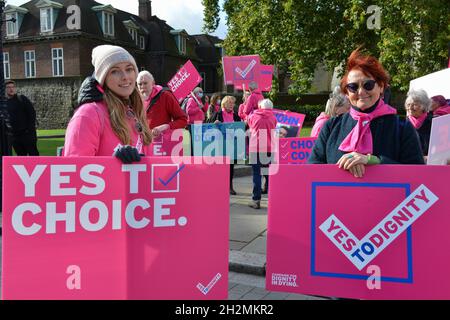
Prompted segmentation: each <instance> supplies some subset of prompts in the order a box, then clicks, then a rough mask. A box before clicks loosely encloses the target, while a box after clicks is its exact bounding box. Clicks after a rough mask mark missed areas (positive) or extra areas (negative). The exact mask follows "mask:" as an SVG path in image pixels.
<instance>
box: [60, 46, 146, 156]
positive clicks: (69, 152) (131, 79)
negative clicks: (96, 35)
mask: <svg viewBox="0 0 450 320" xmlns="http://www.w3.org/2000/svg"><path fill="white" fill-rule="evenodd" d="M92 64H93V65H94V68H95V72H94V74H95V81H93V82H92V81H89V82H86V81H85V82H84V83H85V84H86V85H88V86H93V88H90V89H91V90H98V91H100V92H102V93H103V96H102V98H101V99H98V100H97V101H92V100H91V102H88V103H85V102H86V101H83V100H81V101H80V107H79V108H78V109H77V110H76V112H75V114H74V116H73V117H72V119H71V120H70V122H69V125H68V127H67V131H66V139H65V144H64V156H112V155H114V156H116V157H118V158H119V159H120V160H121V161H122V162H124V163H131V162H134V161H140V159H141V155H145V154H147V153H148V151H149V150H148V146H149V145H150V143H151V141H152V135H151V132H150V129H149V127H148V124H147V121H146V117H145V110H144V107H143V104H142V100H141V96H140V95H139V92H138V90H137V88H136V77H137V74H138V68H137V66H136V62H135V60H134V58H133V56H131V54H129V53H128V52H127V51H126V50H125V49H123V48H121V47H117V46H111V45H102V46H98V47H96V48H94V50H93V51H92ZM80 91H83V90H80ZM88 101H89V100H88Z"/></svg>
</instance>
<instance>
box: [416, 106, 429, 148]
mask: <svg viewBox="0 0 450 320" xmlns="http://www.w3.org/2000/svg"><path fill="white" fill-rule="evenodd" d="M432 122H433V112H429V113H428V115H427V117H426V119H425V121H424V122H423V123H422V126H421V127H420V128H419V129H416V130H417V133H418V134H419V139H420V146H421V148H422V152H423V155H424V156H427V155H428V147H429V145H430V136H431V124H432Z"/></svg>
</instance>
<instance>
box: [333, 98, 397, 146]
mask: <svg viewBox="0 0 450 320" xmlns="http://www.w3.org/2000/svg"><path fill="white" fill-rule="evenodd" d="M389 114H397V110H395V109H394V108H392V107H390V106H389V105H387V104H385V103H384V101H383V99H380V102H379V103H378V105H377V106H376V108H375V110H373V111H372V112H371V113H363V112H360V111H357V110H355V109H354V108H350V116H351V117H352V118H353V119H354V120H357V121H358V123H357V124H356V125H355V127H354V128H353V130H352V131H351V132H350V133H349V134H348V136H347V137H346V138H345V139H344V141H342V143H341V145H340V146H339V150H341V151H344V152H353V151H356V152H358V153H362V154H368V153H372V152H373V141H372V132H371V131H370V122H371V121H372V120H373V119H376V118H378V117H381V116H385V115H389Z"/></svg>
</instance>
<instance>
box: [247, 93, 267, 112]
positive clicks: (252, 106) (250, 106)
mask: <svg viewBox="0 0 450 320" xmlns="http://www.w3.org/2000/svg"><path fill="white" fill-rule="evenodd" d="M261 100H264V96H263V95H262V93H261V91H259V90H255V91H253V92H252V94H251V95H250V97H248V99H247V101H245V104H244V105H245V107H244V114H245V116H246V117H248V116H249V115H251V114H252V113H253V112H254V111H255V110H258V103H259V102H260V101H261Z"/></svg>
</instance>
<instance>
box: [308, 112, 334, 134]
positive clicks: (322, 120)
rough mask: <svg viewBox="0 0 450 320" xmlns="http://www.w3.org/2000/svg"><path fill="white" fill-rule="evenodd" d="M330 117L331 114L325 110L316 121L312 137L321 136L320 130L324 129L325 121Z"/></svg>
mask: <svg viewBox="0 0 450 320" xmlns="http://www.w3.org/2000/svg"><path fill="white" fill-rule="evenodd" d="M328 119H330V116H329V115H327V114H326V113H325V112H322V113H321V114H320V115H319V116H318V117H317V119H316V122H315V123H314V126H313V128H312V130H311V138H317V137H318V136H319V133H320V130H322V128H323V126H324V125H325V122H327V121H328Z"/></svg>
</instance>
